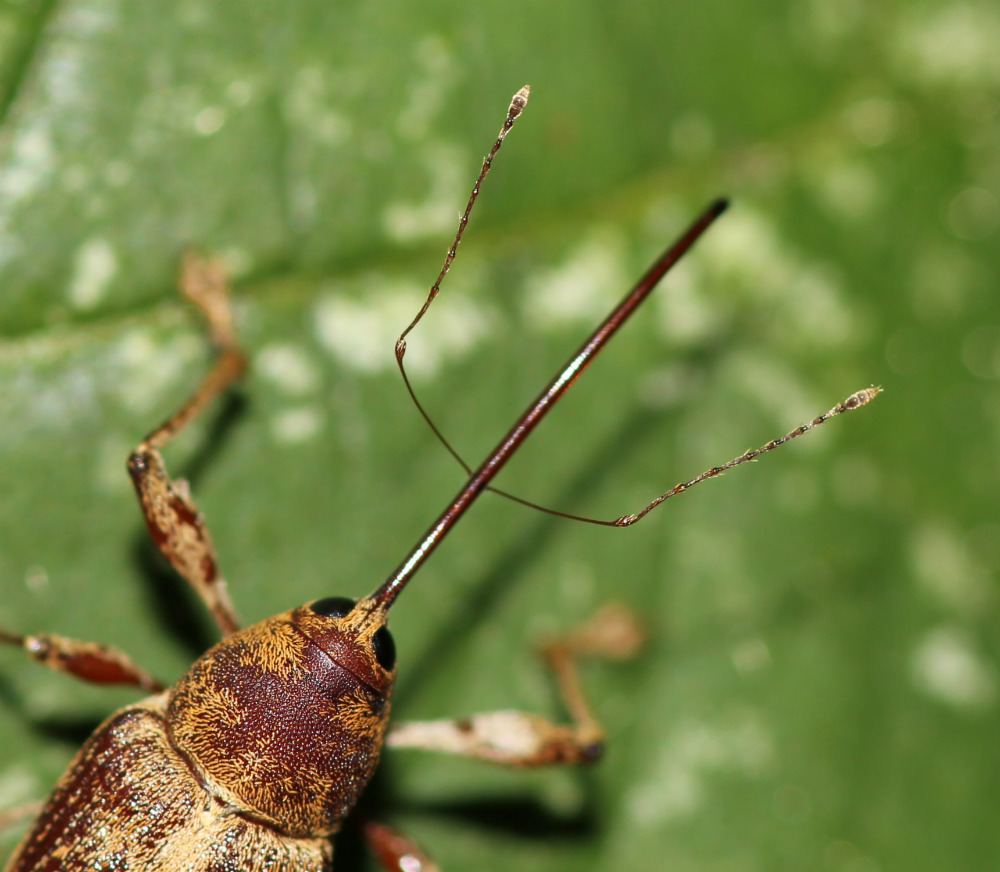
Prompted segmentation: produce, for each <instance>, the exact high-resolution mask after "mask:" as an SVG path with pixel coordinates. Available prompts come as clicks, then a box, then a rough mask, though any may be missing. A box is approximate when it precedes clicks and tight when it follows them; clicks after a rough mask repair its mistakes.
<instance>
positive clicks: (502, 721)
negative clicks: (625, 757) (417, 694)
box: [386, 604, 643, 767]
mask: <svg viewBox="0 0 1000 872" xmlns="http://www.w3.org/2000/svg"><path fill="white" fill-rule="evenodd" d="M642 641H643V632H642V629H641V628H640V627H639V624H638V621H637V620H636V618H635V617H634V616H633V615H632V614H631V612H629V611H628V610H627V609H626V608H625V607H624V606H621V605H617V604H612V605H608V606H605V607H604V608H603V609H601V610H600V611H599V612H598V613H597V614H595V615H594V616H593V617H592V618H591V619H590V620H589V621H587V623H586V624H584V625H582V626H580V627H578V628H577V629H576V630H574V631H573V632H571V633H569V634H567V635H566V636H564V637H562V638H560V639H556V640H554V641H551V642H549V643H548V644H546V645H545V646H543V648H542V651H541V653H542V656H543V657H544V659H545V660H546V661H547V662H548V664H549V666H550V667H551V668H552V670H553V672H554V673H555V677H556V682H557V684H558V687H559V691H560V693H561V695H562V697H563V701H564V703H565V705H566V709H567V711H568V712H569V715H570V718H571V720H572V723H571V724H556V723H553V722H552V721H549V720H546V719H545V718H542V717H539V716H538V715H533V714H528V713H526V712H519V711H497V712H487V713H483V714H476V715H471V716H469V717H465V718H454V719H448V720H439V721H412V722H410V723H404V724H399V725H398V726H395V727H392V728H390V730H389V734H388V736H387V737H386V745H388V746H389V747H394V748H420V749H423V750H427V751H442V752H446V753H450V754H459V755H462V756H465V757H470V758H472V759H475V760H483V761H485V762H488V763H496V764H498V765H501V766H515V767H535V766H550V765H554V764H562V763H587V762H592V761H594V760H596V759H597V758H598V757H600V756H601V753H602V752H603V750H604V729H603V728H602V727H601V725H600V723H598V721H597V719H596V718H595V717H594V715H593V714H592V713H591V711H590V707H589V706H588V705H587V702H586V699H585V698H584V695H583V691H582V688H581V685H580V680H579V674H578V671H577V664H578V660H579V659H580V658H581V657H601V658H603V659H606V660H625V659H628V658H630V657H633V656H635V654H636V653H637V651H638V650H639V647H640V646H641V645H642Z"/></svg>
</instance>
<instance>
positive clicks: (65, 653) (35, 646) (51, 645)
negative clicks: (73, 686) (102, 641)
mask: <svg viewBox="0 0 1000 872" xmlns="http://www.w3.org/2000/svg"><path fill="white" fill-rule="evenodd" d="M0 642H4V643H6V644H8V645H16V646H17V647H19V648H23V649H24V650H25V651H27V652H28V656H29V657H31V659H32V660H35V661H36V662H38V663H41V664H42V665H43V666H48V667H49V669H53V670H55V671H56V672H65V673H66V674H67V675H72V676H74V677H75V678H79V679H81V680H82V681H89V682H91V683H92V684H127V685H132V686H134V687H139V688H142V689H143V690H148V691H149V692H151V693H159V692H160V691H161V690H163V685H162V684H160V682H159V681H157V680H156V679H155V678H153V676H151V675H150V674H149V673H148V672H146V670H144V669H142V668H141V667H140V666H138V665H137V664H136V663H135V662H134V661H133V660H132V658H130V657H129V656H128V655H127V654H125V653H124V652H122V651H119V650H118V649H117V648H112V647H111V646H110V645H98V644H96V643H94V642H79V641H77V640H76V639H66V638H65V637H63V636H56V635H54V634H51V633H40V634H39V635H37V636H19V635H17V634H16V633H8V632H7V631H5V630H0Z"/></svg>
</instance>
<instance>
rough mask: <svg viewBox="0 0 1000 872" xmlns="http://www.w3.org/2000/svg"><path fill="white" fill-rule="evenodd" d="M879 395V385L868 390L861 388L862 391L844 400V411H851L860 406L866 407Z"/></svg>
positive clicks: (880, 390)
mask: <svg viewBox="0 0 1000 872" xmlns="http://www.w3.org/2000/svg"><path fill="white" fill-rule="evenodd" d="M880 393H882V386H881V385H878V386H875V385H873V386H872V387H870V388H863V389H862V390H860V391H857V392H856V393H853V394H851V395H850V396H849V397H848V398H847V399H846V400H844V409H845V410H846V411H850V410H851V409H857V408H860V407H861V406H867V405H868V404H869V403H870V402H871V401H872V400H874V399H875V397H877V396H878V395H879V394H880Z"/></svg>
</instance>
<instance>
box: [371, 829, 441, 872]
mask: <svg viewBox="0 0 1000 872" xmlns="http://www.w3.org/2000/svg"><path fill="white" fill-rule="evenodd" d="M364 835H365V841H366V842H368V847H369V848H370V849H371V852H372V854H374V855H375V859H376V860H377V861H378V864H379V866H381V867H382V868H383V869H385V870H386V872H441V867H440V866H438V865H437V863H435V862H434V861H433V860H431V859H430V857H428V856H427V855H426V854H425V853H424V852H423V851H422V850H421V849H420V848H419V847H418V846H417V843H416V842H414V841H413V840H412V839H410V838H409V837H408V836H404V835H403V834H402V833H401V832H399V831H398V830H394V829H393V828H392V827H388V826H386V825H385V824H379V823H374V822H373V821H368V822H367V823H365V825H364Z"/></svg>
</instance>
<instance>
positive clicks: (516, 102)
mask: <svg viewBox="0 0 1000 872" xmlns="http://www.w3.org/2000/svg"><path fill="white" fill-rule="evenodd" d="M530 93H531V88H529V87H528V86H527V85H525V86H524V87H523V88H521V90H520V91H518V92H517V93H516V94H515V95H514V96H513V98H511V101H510V109H508V110H507V117H508V118H509V119H510V120H511V121H513V120H514V119H515V118H517V116H518V115H520V114H521V113H522V112H523V111H524V107H525V106H527V105H528V95H529V94H530Z"/></svg>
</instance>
